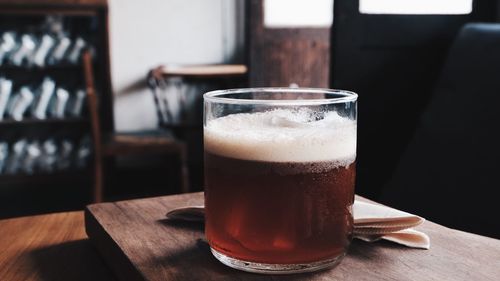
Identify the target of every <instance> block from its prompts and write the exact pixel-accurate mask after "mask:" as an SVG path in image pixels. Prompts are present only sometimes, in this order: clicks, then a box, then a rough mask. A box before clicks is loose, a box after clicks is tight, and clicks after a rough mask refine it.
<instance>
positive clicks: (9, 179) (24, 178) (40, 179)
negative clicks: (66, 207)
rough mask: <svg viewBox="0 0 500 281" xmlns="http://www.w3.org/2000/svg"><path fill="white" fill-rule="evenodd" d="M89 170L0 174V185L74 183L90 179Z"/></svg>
mask: <svg viewBox="0 0 500 281" xmlns="http://www.w3.org/2000/svg"><path fill="white" fill-rule="evenodd" d="M90 179H91V177H90V171H89V170H88V169H83V170H75V169H72V170H67V171H56V172H54V173H45V174H43V173H39V174H31V175H29V174H24V173H19V174H13V175H7V174H0V186H5V185H20V184H22V185H30V184H36V185H39V184H55V183H74V182H84V181H88V180H90Z"/></svg>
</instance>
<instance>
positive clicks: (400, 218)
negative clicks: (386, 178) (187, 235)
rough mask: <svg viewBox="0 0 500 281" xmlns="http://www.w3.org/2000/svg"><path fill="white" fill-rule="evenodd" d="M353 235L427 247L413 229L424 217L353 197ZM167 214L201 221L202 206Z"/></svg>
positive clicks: (427, 242)
mask: <svg viewBox="0 0 500 281" xmlns="http://www.w3.org/2000/svg"><path fill="white" fill-rule="evenodd" d="M353 209H354V210H353V213H354V238H357V239H360V240H363V241H366V242H375V241H378V240H387V241H391V242H394V243H398V244H401V245H404V246H407V247H411V248H419V249H429V247H430V239H429V236H427V234H425V233H423V232H420V231H417V230H415V229H413V227H415V226H418V225H420V224H422V223H423V222H424V221H425V219H424V218H422V217H419V216H416V215H412V214H410V213H406V212H403V211H400V210H396V209H393V208H390V207H387V206H382V205H377V204H372V203H368V202H363V201H360V200H355V201H354V206H353ZM167 218H169V219H172V220H182V221H195V222H196V221H197V222H203V221H204V218H205V208H204V206H187V207H182V208H178V209H174V210H172V211H170V212H168V213H167Z"/></svg>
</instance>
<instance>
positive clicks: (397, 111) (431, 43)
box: [331, 0, 497, 199]
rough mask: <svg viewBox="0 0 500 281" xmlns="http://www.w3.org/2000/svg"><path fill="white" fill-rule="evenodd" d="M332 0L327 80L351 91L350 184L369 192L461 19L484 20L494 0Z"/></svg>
mask: <svg viewBox="0 0 500 281" xmlns="http://www.w3.org/2000/svg"><path fill="white" fill-rule="evenodd" d="M359 2H360V1H359V0H335V7H334V23H333V28H332V59H331V60H332V77H331V81H332V86H333V87H334V88H341V89H348V90H353V91H355V92H357V93H358V94H359V119H358V126H359V134H358V144H359V145H358V167H357V168H358V171H357V173H358V179H357V183H358V184H357V187H356V188H357V192H358V193H360V194H363V195H365V196H368V197H371V198H373V199H377V196H378V195H379V193H380V189H381V187H382V186H383V184H384V183H385V182H386V181H387V180H388V179H389V177H390V175H391V174H392V172H393V169H394V168H395V166H396V164H397V161H398V159H399V155H400V153H401V152H402V151H403V149H404V148H405V146H406V145H407V143H408V141H409V139H410V138H411V135H412V133H413V131H414V130H415V126H416V123H417V119H418V116H419V114H420V112H421V110H422V109H423V107H424V106H425V105H426V104H427V103H428V101H429V98H430V93H431V90H432V87H433V86H434V83H435V81H436V79H437V77H438V76H439V71H440V69H441V67H442V63H443V61H444V59H445V56H446V52H447V50H448V48H449V46H450V44H451V42H452V40H453V38H454V37H455V35H456V34H457V32H458V30H459V29H460V27H461V26H463V24H465V23H467V22H471V21H492V20H494V18H495V12H496V9H495V7H496V2H497V1H495V0H481V1H479V0H476V1H474V2H473V9H472V12H471V13H470V14H463V15H406V14H405V15H402V14H364V13H361V12H360V10H359Z"/></svg>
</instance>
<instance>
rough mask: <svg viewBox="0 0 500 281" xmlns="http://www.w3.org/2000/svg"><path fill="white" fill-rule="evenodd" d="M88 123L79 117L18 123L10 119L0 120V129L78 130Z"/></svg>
mask: <svg viewBox="0 0 500 281" xmlns="http://www.w3.org/2000/svg"><path fill="white" fill-rule="evenodd" d="M88 124H89V121H88V120H87V119H84V118H80V117H69V118H64V119H55V118H49V119H45V120H39V119H33V118H27V119H23V120H20V121H16V120H12V119H7V120H0V128H1V127H5V126H23V125H26V126H33V125H36V126H39V125H40V126H55V125H57V126H61V125H63V126H76V127H78V128H82V127H85V126H88Z"/></svg>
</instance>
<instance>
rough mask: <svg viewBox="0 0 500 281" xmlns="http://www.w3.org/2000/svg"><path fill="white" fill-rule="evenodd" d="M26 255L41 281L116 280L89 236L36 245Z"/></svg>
mask: <svg viewBox="0 0 500 281" xmlns="http://www.w3.org/2000/svg"><path fill="white" fill-rule="evenodd" d="M27 254H28V255H29V258H30V260H31V262H32V263H33V265H34V266H35V267H36V268H37V271H38V273H39V277H40V280H44V281H53V280H61V281H62V280H65V281H66V280H72V281H78V280H93V281H94V280H95V281H101V280H103V281H104V280H116V279H115V278H114V277H113V275H112V273H111V271H110V270H109V269H108V268H107V267H106V265H105V264H104V261H103V260H102V259H101V257H100V256H99V254H98V253H97V251H96V250H95V249H94V248H93V246H92V244H91V242H90V241H89V240H88V239H82V240H76V241H70V242H66V243H61V244H57V245H53V246H49V247H44V248H39V249H36V250H34V251H32V252H29V253H27Z"/></svg>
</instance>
